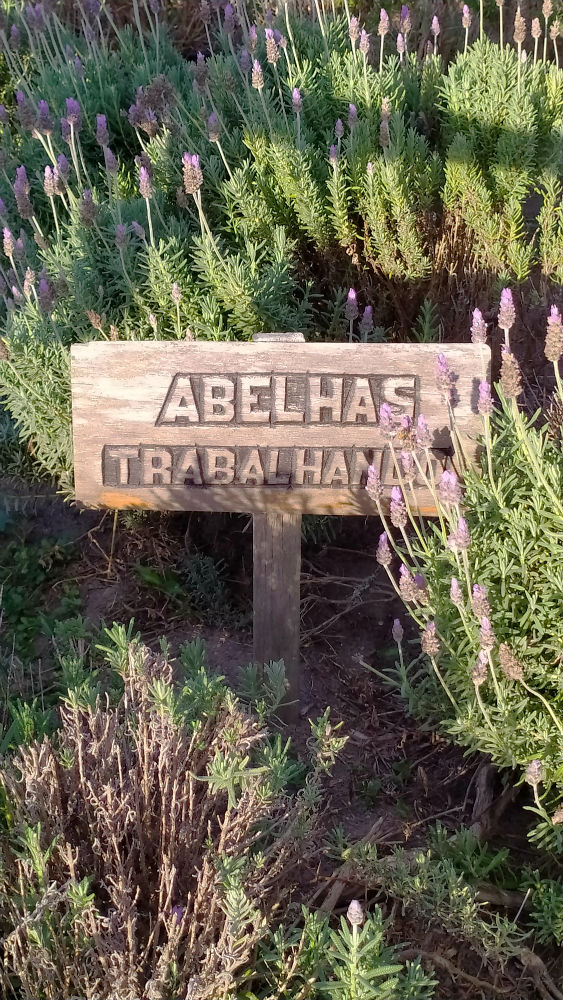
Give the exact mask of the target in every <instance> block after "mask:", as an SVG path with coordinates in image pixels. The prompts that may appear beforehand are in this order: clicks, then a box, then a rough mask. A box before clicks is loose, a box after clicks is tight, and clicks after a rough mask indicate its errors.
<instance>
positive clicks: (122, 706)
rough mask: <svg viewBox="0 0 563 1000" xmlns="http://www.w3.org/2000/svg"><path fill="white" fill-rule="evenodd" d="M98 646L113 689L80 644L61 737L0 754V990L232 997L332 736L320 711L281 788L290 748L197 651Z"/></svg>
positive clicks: (281, 893) (278, 897) (310, 813)
mask: <svg viewBox="0 0 563 1000" xmlns="http://www.w3.org/2000/svg"><path fill="white" fill-rule="evenodd" d="M108 640H109V641H108ZM103 652H104V653H105V654H106V664H105V671H106V673H107V670H108V666H109V667H110V668H111V671H112V673H111V674H110V678H109V682H110V683H109V692H108V688H107V686H106V693H104V694H102V693H101V690H100V684H101V676H102V674H101V672H100V673H98V674H93V673H92V672H90V671H88V670H87V669H86V665H85V658H84V653H83V652H81V651H80V649H79V647H76V649H75V652H74V656H73V655H72V653H71V654H70V655H69V656H66V662H65V672H66V676H67V677H71V676H73V677H74V680H75V684H74V687H73V688H71V689H69V690H68V691H67V694H66V696H65V698H64V704H63V707H62V708H61V711H60V715H61V725H60V729H59V730H58V732H57V733H56V734H55V736H53V737H46V738H45V739H43V741H42V742H35V741H34V742H31V743H30V744H29V745H28V746H22V747H20V749H19V750H18V751H17V752H16V754H15V755H12V756H10V757H8V758H7V759H4V760H3V762H2V770H1V771H0V788H1V789H2V801H3V802H4V803H5V809H4V810H3V817H4V819H5V822H6V824H7V829H6V830H4V831H3V833H2V838H1V840H0V851H1V855H0V857H1V861H2V864H1V866H0V884H1V888H2V892H1V893H0V926H1V932H2V946H3V956H4V958H3V966H2V972H1V973H0V976H1V978H2V984H3V986H4V988H5V989H6V990H8V991H9V990H10V989H17V990H18V991H19V992H18V995H19V996H22V997H29V998H32V997H33V998H34V1000H39V998H45V1000H47V998H53V1000H55V998H56V1000H61V998H65V997H68V998H70V997H74V996H76V995H77V994H78V993H79V994H80V995H81V996H83V997H87V998H92V1000H93V998H94V997H99V996H101V995H105V996H112V997H114V998H115V1000H119V998H122V997H123V998H125V997H131V996H141V995H143V996H146V997H153V998H157V997H165V996H180V995H186V991H188V995H193V996H198V997H200V998H202V1000H203V998H205V997H209V998H211V997H220V996H226V995H227V994H229V993H231V994H232V992H233V991H234V990H235V989H236V987H237V985H238V983H239V982H240V981H241V980H244V979H245V978H246V977H247V975H248V971H249V966H251V964H252V957H253V954H254V950H255V948H256V946H257V944H258V943H259V941H260V940H261V939H262V938H264V937H265V936H266V934H267V933H268V928H269V925H270V923H272V922H273V920H274V914H276V919H279V917H280V916H281V915H282V914H283V910H284V907H285V906H286V905H287V903H288V900H289V893H290V889H291V879H290V878H289V877H288V876H289V872H290V871H291V869H292V867H293V866H294V865H295V864H296V863H297V862H298V860H304V859H305V858H306V857H307V854H308V852H309V851H310V850H312V849H313V845H314V835H315V823H316V817H317V815H318V812H319V807H320V804H321V799H322V781H323V776H324V775H325V774H326V773H327V771H328V770H329V769H330V766H331V763H332V762H333V761H334V757H335V755H336V753H337V751H338V749H339V747H340V746H341V745H342V740H341V739H339V738H338V737H337V736H336V735H335V732H334V727H332V728H331V727H330V726H329V725H328V720H327V719H326V718H324V717H323V719H322V720H319V722H318V724H316V725H315V726H314V729H313V733H312V737H311V740H310V749H311V760H310V762H309V767H308V774H307V778H306V781H305V783H304V784H302V787H301V789H300V790H299V791H298V792H297V793H296V794H294V795H292V796H290V795H288V794H287V792H286V791H285V784H286V780H287V778H288V776H289V775H291V774H292V773H293V772H292V766H293V765H292V762H291V761H290V759H289V754H288V744H284V743H282V742H281V741H280V740H278V741H275V740H274V741H269V740H268V737H267V734H266V733H265V732H264V731H263V730H262V729H261V728H260V727H259V725H258V724H257V723H256V721H255V720H254V719H253V718H252V717H251V716H250V715H249V714H247V713H246V712H245V711H244V710H242V709H241V707H240V706H239V705H238V703H237V701H236V699H235V698H234V696H233V695H232V694H231V693H230V692H229V691H228V690H227V689H226V688H225V687H224V686H223V684H222V679H221V678H218V677H217V676H213V675H211V674H210V673H208V672H207V671H206V670H205V667H204V663H203V651H202V647H201V645H199V644H191V645H190V644H188V645H187V646H186V647H184V649H183V651H182V652H181V654H180V657H179V662H178V664H176V665H174V664H173V663H172V662H171V660H170V657H169V652H168V648H167V646H166V643H162V644H161V653H160V654H159V655H154V654H151V653H150V652H149V651H148V650H147V649H145V648H143V647H142V646H141V645H140V644H139V641H138V639H135V638H134V637H133V636H132V635H131V630H130V629H129V630H125V629H124V628H123V627H118V626H115V625H114V627H113V629H112V630H110V632H109V634H108V639H107V640H106V645H105V646H104V647H103ZM178 671H179V673H180V675H182V674H183V677H182V680H181V681H180V682H179V681H178ZM116 680H117V681H119V684H120V688H121V689H119V688H118V687H117V686H116Z"/></svg>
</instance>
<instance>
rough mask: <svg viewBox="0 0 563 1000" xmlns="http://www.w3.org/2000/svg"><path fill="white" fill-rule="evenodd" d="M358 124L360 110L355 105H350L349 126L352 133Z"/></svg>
mask: <svg viewBox="0 0 563 1000" xmlns="http://www.w3.org/2000/svg"><path fill="white" fill-rule="evenodd" d="M357 124H358V109H357V107H356V105H355V104H349V105H348V125H349V128H350V131H352V129H353V128H354V126H355V125H357Z"/></svg>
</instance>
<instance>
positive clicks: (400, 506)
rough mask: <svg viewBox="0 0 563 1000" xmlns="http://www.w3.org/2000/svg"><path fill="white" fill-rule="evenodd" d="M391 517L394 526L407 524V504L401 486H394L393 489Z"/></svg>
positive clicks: (399, 526) (402, 526) (401, 526)
mask: <svg viewBox="0 0 563 1000" xmlns="http://www.w3.org/2000/svg"><path fill="white" fill-rule="evenodd" d="M390 517H391V524H392V525H393V527H394V528H404V527H405V526H406V524H407V521H408V514H407V506H406V504H405V499H404V497H403V491H402V489H401V488H400V486H394V487H393V489H392V490H391V504H390Z"/></svg>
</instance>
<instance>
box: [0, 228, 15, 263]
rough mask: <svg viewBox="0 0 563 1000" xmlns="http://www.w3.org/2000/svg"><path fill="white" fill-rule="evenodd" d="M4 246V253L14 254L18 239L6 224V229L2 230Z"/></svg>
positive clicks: (7, 254) (9, 255) (11, 255)
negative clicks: (16, 239)
mask: <svg viewBox="0 0 563 1000" xmlns="http://www.w3.org/2000/svg"><path fill="white" fill-rule="evenodd" d="M2 246H3V249H4V253H5V254H6V257H13V256H14V250H15V248H16V241H15V239H14V234H13V233H12V230H11V229H8V227H7V226H4V229H3V230H2Z"/></svg>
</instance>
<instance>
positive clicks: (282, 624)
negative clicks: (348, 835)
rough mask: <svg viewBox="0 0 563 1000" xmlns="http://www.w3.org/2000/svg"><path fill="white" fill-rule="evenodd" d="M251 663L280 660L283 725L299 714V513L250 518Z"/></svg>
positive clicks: (273, 337) (290, 339)
mask: <svg viewBox="0 0 563 1000" xmlns="http://www.w3.org/2000/svg"><path fill="white" fill-rule="evenodd" d="M252 339H253V341H254V342H255V343H256V342H258V343H278V344H279V343H304V341H305V338H304V336H303V334H302V333H255V334H254V336H253V338H252ZM252 533H253V535H252V537H253V542H252V546H253V588H252V589H253V597H252V637H253V659H254V662H255V663H257V664H258V665H259V667H260V668H261V667H262V666H263V664H264V663H269V661H270V660H283V661H284V666H285V676H286V680H287V682H288V688H287V699H288V704H287V705H286V706H285V709H284V710H283V715H284V718H285V720H286V721H287V722H292V721H294V720H295V718H296V717H297V715H298V712H299V688H300V679H301V669H300V657H299V632H300V624H301V583H300V580H301V514H297V513H296V514H285V513H278V512H275V513H267V514H253V516H252Z"/></svg>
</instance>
